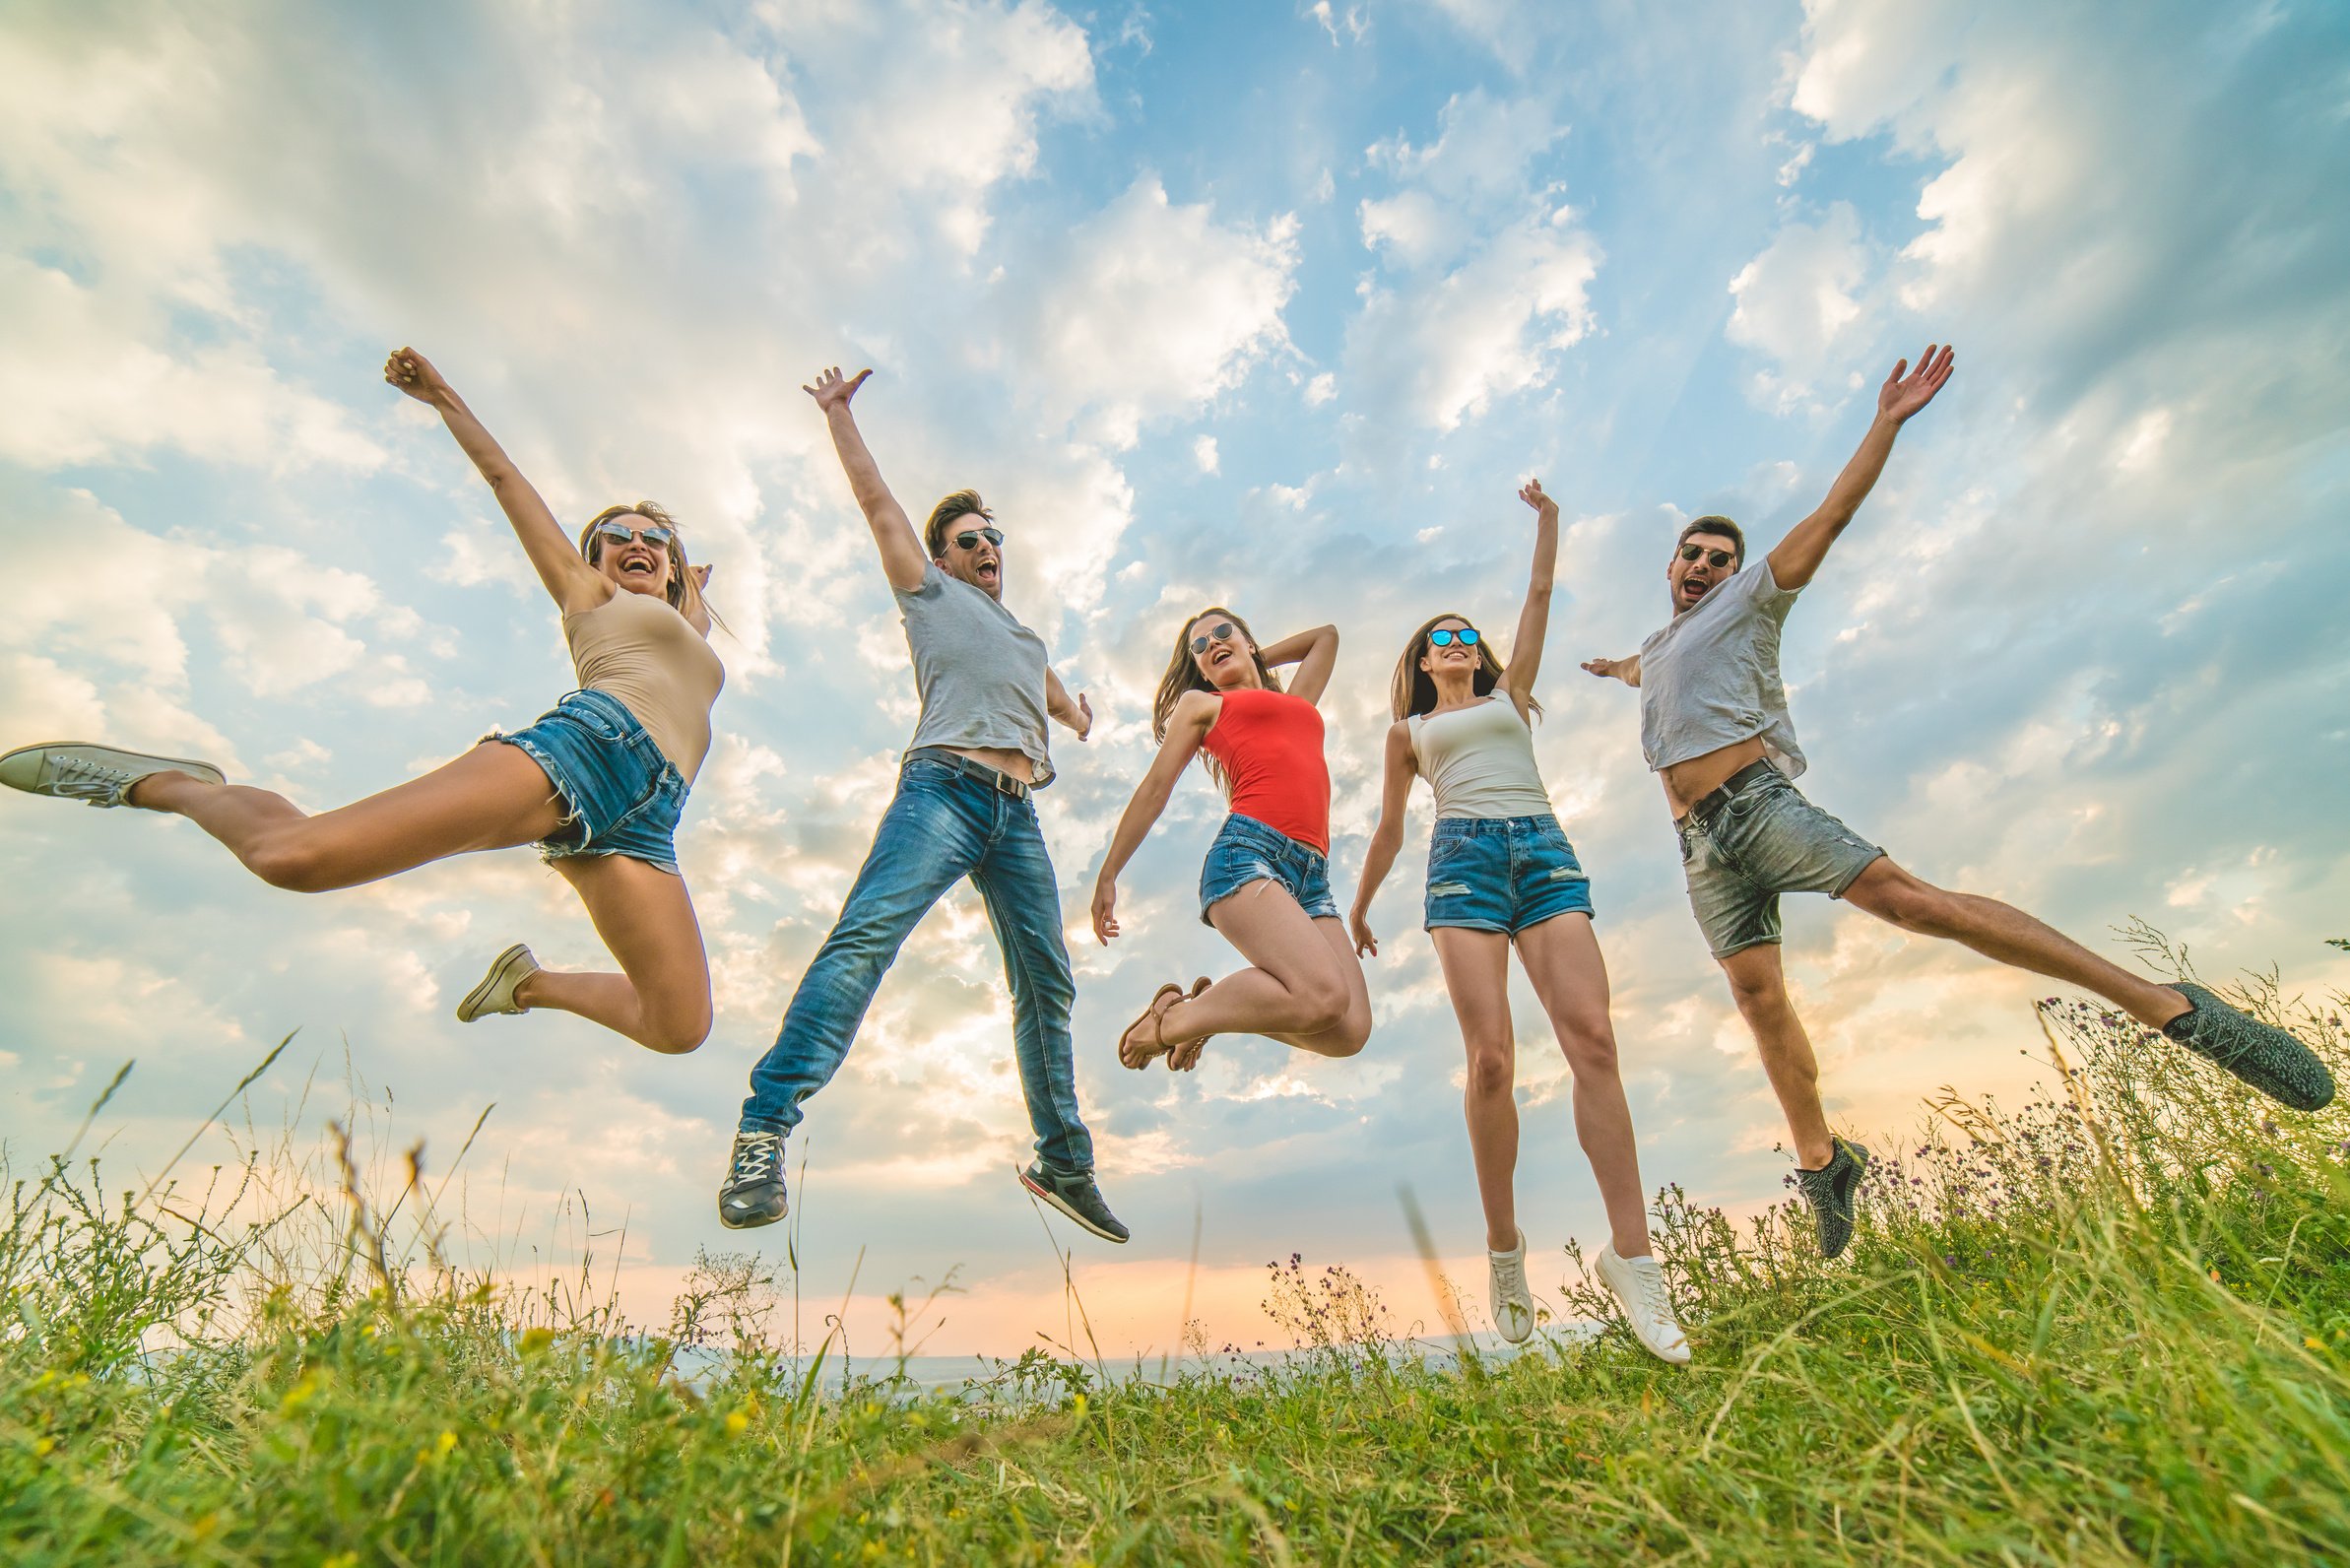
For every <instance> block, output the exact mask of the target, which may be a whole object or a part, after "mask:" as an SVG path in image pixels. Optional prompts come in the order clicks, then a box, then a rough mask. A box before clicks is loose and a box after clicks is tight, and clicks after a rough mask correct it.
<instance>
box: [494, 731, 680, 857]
mask: <svg viewBox="0 0 2350 1568" xmlns="http://www.w3.org/2000/svg"><path fill="white" fill-rule="evenodd" d="M482 739H483V740H484V741H485V742H489V741H503V742H504V743H505V744H506V745H508V746H511V747H516V748H518V749H519V750H520V751H522V752H523V754H524V755H526V756H528V757H529V758H530V759H531V760H532V761H534V762H536V763H538V764H539V766H540V768H541V769H542V770H543V771H544V772H545V773H546V774H547V781H548V782H549V783H550V784H552V785H554V786H555V794H557V795H559V796H561V797H562V802H563V822H562V825H561V826H560V827H558V828H556V829H555V832H554V833H553V834H551V835H549V836H548V837H546V838H543V839H541V840H540V841H539V854H540V856H541V857H542V858H543V859H546V860H550V861H555V860H561V859H563V858H564V857H566V856H569V855H625V856H627V857H628V858H629V859H630V860H641V861H643V862H644V863H645V864H646V865H648V866H658V867H660V868H661V869H662V870H663V871H665V872H668V873H670V874H671V875H672V876H675V875H677V871H678V849H677V832H678V817H679V816H680V814H682V813H683V812H684V811H685V775H683V774H681V773H680V772H679V771H678V768H677V764H676V763H674V762H672V761H671V760H670V759H669V758H668V757H666V756H663V755H662V754H661V748H660V747H659V746H658V745H656V744H654V741H653V738H652V736H651V735H649V734H647V733H646V731H645V727H644V726H643V725H641V724H639V723H637V722H636V715H635V714H633V713H630V712H629V711H628V710H627V708H626V707H624V706H622V705H621V703H620V699H619V698H617V697H614V696H610V695H608V694H607V693H605V692H602V691H574V692H572V693H571V694H570V695H569V696H566V697H564V698H563V699H562V700H561V701H560V702H557V703H556V704H555V706H554V707H553V708H552V709H550V710H549V711H547V712H546V713H543V714H541V715H540V716H539V722H538V723H536V724H534V725H532V726H531V727H530V728H529V729H527V730H516V731H514V732H513V733H512V734H511V735H509V734H506V733H505V732H503V731H494V730H493V731H491V732H490V734H488V735H486V736H484V737H483V738H482Z"/></svg>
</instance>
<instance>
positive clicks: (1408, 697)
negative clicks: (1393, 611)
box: [1388, 610, 1542, 719]
mask: <svg viewBox="0 0 2350 1568" xmlns="http://www.w3.org/2000/svg"><path fill="white" fill-rule="evenodd" d="M1445 621H1460V622H1461V623H1462V624H1463V625H1465V626H1473V625H1475V624H1476V622H1475V621H1471V620H1469V618H1468V617H1467V616H1457V615H1455V614H1453V613H1452V612H1451V611H1449V610H1448V611H1446V612H1445V613H1444V614H1443V615H1441V616H1433V617H1431V618H1429V620H1428V621H1427V623H1426V624H1425V625H1423V626H1421V627H1420V629H1419V630H1417V631H1415V632H1413V633H1412V634H1411V640H1410V641H1409V642H1407V643H1405V644H1404V645H1403V658H1401V659H1398V660H1397V661H1396V678H1395V680H1394V681H1393V682H1392V683H1390V684H1389V686H1388V705H1389V706H1390V707H1392V708H1393V709H1394V710H1395V714H1396V717H1397V718H1399V719H1405V718H1409V717H1410V716H1411V715H1412V714H1414V713H1425V712H1427V711H1428V710H1429V709H1431V708H1433V707H1435V706H1436V678H1435V677H1434V676H1432V675H1430V674H1428V672H1427V671H1425V670H1423V669H1421V668H1420V660H1421V659H1422V658H1423V657H1425V656H1426V654H1427V652H1428V633H1429V632H1431V631H1434V630H1435V629H1436V628H1437V627H1438V626H1439V625H1440V624H1442V623H1443V622H1445ZM1476 648H1477V667H1476V672H1475V674H1473V675H1471V676H1470V677H1469V684H1470V686H1472V687H1474V689H1475V691H1476V694H1477V695H1478V696H1489V695H1491V694H1492V691H1493V688H1494V687H1495V686H1500V685H1501V684H1502V682H1503V681H1504V680H1505V679H1507V678H1508V676H1509V671H1508V669H1507V668H1505V667H1504V666H1503V664H1502V662H1501V656H1500V655H1498V654H1496V653H1495V652H1494V651H1493V644H1492V643H1490V642H1488V641H1487V640H1486V639H1485V636H1484V634H1483V633H1482V632H1480V633H1478V635H1477V642H1476ZM1526 705H1527V706H1528V707H1530V708H1532V709H1534V712H1535V713H1536V714H1539V713H1540V712H1541V711H1542V704H1540V703H1539V702H1536V701H1535V700H1534V698H1533V696H1531V695H1529V696H1528V697H1527V699H1526Z"/></svg>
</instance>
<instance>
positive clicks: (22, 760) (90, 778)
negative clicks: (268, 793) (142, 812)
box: [0, 741, 228, 806]
mask: <svg viewBox="0 0 2350 1568" xmlns="http://www.w3.org/2000/svg"><path fill="white" fill-rule="evenodd" d="M153 773H186V774H188V775H190V776H191V777H194V778H200V779H202V780H203V781H204V782H205V783H207V784H226V783H228V777H227V776H226V775H225V774H223V773H222V772H221V770H220V769H219V768H217V767H215V766H213V765H212V764H211V763H210V762H197V761H193V760H191V759H189V758H187V757H184V756H150V755H149V754H148V753H147V752H145V751H117V750H116V749H115V748H113V747H110V746H96V745H93V744H91V743H89V742H87V741H51V742H49V743H47V744H46V745H42V746H21V747H18V748H17V749H16V750H15V751H11V752H9V753H8V754H7V755H6V756H0V784H6V785H9V786H10V787H11V788H14V789H20V790H25V791H27V792H29V793H31V794H33V795H54V796H56V797H57V798H58V799H60V800H67V801H82V802H85V803H86V804H88V805H91V806H127V805H129V804H130V800H129V797H130V792H131V786H132V785H133V784H136V783H138V782H139V780H141V779H143V778H146V777H147V776H148V775H150V774H153Z"/></svg>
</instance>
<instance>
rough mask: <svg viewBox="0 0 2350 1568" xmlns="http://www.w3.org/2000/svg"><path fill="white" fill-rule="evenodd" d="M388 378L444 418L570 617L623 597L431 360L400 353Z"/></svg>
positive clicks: (387, 364) (386, 369)
mask: <svg viewBox="0 0 2350 1568" xmlns="http://www.w3.org/2000/svg"><path fill="white" fill-rule="evenodd" d="M383 378H384V379H385V380H386V381H389V382H390V383H391V384H392V385H393V386H395V387H398V388H399V389H400V390H401V391H403V392H405V393H407V394H408V395H409V396H410V397H412V398H415V399H416V400H417V401H418V402H419V403H422V404H424V406H425V407H427V408H429V409H431V410H433V411H434V412H435V413H437V414H438V415H439V416H440V422H441V424H443V425H447V426H448V427H449V433H450V434H451V435H453V436H455V437H456V438H457V444H458V446H460V447H462V448H463V449H464V451H465V455H466V456H467V457H470V458H472V459H473V465H474V467H475V468H476V469H478V470H479V471H480V472H481V475H482V478H483V479H485V480H487V481H489V483H490V493H491V494H492V495H495V496H496V497H497V504H498V507H499V509H500V510H502V511H504V513H505V514H506V521H507V522H509V523H511V524H513V525H514V537H515V538H516V539H519V540H521V541H522V552H523V554H524V555H528V556H530V561H531V565H532V566H533V567H534V568H536V569H537V571H538V573H539V581H540V582H541V583H543V584H545V585H546V588H547V593H548V596H549V597H550V598H552V599H553V600H554V601H555V604H556V605H557V606H558V607H559V608H560V609H561V610H562V612H563V613H564V614H565V615H569V614H570V613H571V612H573V611H575V610H593V609H594V608H595V607H596V606H598V605H600V604H602V603H604V601H606V600H607V599H610V598H611V597H612V596H613V595H614V594H616V593H618V592H620V590H619V589H618V588H616V587H615V586H614V585H613V583H612V581H611V580H610V579H609V578H607V577H606V576H605V575H604V574H603V573H602V572H600V571H598V570H596V568H595V567H593V566H591V565H589V564H588V563H587V559H586V557H584V556H582V555H580V554H579V551H578V549H577V547H575V546H574V545H573V544H572V543H571V540H570V536H568V535H566V534H565V533H564V532H563V525H562V524H560V523H558V522H556V521H555V513H553V512H551V511H549V510H548V509H547V502H546V501H545V500H544V499H542V498H541V497H540V494H539V492H538V491H537V490H534V489H532V488H531V482H530V481H529V480H527V479H524V478H523V477H522V471H521V470H520V469H518V468H516V467H515V466H514V460H513V459H512V458H510V457H508V456H506V453H505V448H503V447H501V446H499V445H498V444H497V442H496V441H494V440H492V439H491V438H490V432H489V431H488V430H487V429H484V428H483V427H482V422H481V421H480V420H477V419H475V418H474V411H473V410H471V409H469V408H467V407H466V406H465V400H464V399H463V398H461V397H459V396H458V395H457V389H456V388H455V387H453V386H451V385H449V383H448V381H447V379H446V378H445V377H443V376H442V375H441V373H440V372H439V371H438V370H435V369H434V368H433V367H432V361H431V360H429V359H425V358H424V356H423V355H421V354H419V353H417V352H416V350H414V349H395V350H393V351H392V356H391V358H390V359H386V360H384V361H383Z"/></svg>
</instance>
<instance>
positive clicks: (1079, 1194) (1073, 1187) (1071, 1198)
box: [1020, 1159, 1126, 1241]
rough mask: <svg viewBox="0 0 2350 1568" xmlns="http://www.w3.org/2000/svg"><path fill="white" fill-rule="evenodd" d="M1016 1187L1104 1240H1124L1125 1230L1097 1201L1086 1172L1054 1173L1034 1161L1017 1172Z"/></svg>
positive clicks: (1097, 1192)
mask: <svg viewBox="0 0 2350 1568" xmlns="http://www.w3.org/2000/svg"><path fill="white" fill-rule="evenodd" d="M1020 1185H1021V1186H1022V1187H1025V1188H1027V1189H1028V1191H1030V1192H1032V1193H1034V1194H1035V1195H1036V1196H1037V1197H1039V1198H1041V1199H1043V1200H1044V1201H1045V1202H1046V1203H1048V1204H1051V1205H1052V1206H1053V1207H1054V1208H1055V1209H1060V1210H1061V1212H1063V1213H1065V1214H1067V1215H1068V1216H1069V1217H1070V1218H1072V1219H1074V1220H1076V1221H1077V1225H1078V1227H1079V1228H1080V1229H1084V1230H1089V1231H1091V1232H1092V1233H1093V1234H1095V1235H1096V1236H1099V1237H1100V1238H1101V1239H1102V1240H1104V1241H1124V1240H1125V1239H1126V1227H1125V1226H1124V1225H1121V1224H1120V1223H1118V1216H1117V1215H1116V1214H1113V1213H1111V1212H1110V1206H1109V1205H1108V1204H1105V1203H1103V1202H1102V1201H1101V1189H1100V1188H1098V1187H1096V1186H1094V1185H1093V1173H1092V1172H1091V1171H1089V1170H1073V1171H1058V1170H1055V1169H1053V1168H1052V1167H1051V1166H1049V1165H1047V1164H1046V1163H1045V1162H1044V1161H1043V1160H1041V1159H1040V1160H1038V1161H1036V1162H1035V1163H1034V1164H1032V1165H1030V1166H1029V1167H1028V1168H1027V1169H1026V1170H1024V1171H1021V1172H1020Z"/></svg>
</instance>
